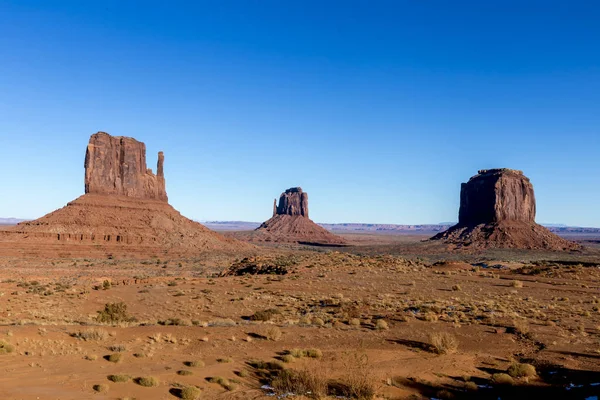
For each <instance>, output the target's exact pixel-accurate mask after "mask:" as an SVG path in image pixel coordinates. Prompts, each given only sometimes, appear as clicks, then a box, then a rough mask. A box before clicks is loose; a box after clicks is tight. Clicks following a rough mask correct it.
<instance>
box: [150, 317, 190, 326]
mask: <svg viewBox="0 0 600 400" xmlns="http://www.w3.org/2000/svg"><path fill="white" fill-rule="evenodd" d="M158 324H159V325H167V326H169V325H173V326H190V325H191V322H190V321H186V320H184V319H181V318H168V319H165V320H162V321H158Z"/></svg>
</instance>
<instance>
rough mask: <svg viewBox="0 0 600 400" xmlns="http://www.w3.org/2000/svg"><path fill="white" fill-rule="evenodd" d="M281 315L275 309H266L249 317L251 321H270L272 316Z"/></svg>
mask: <svg viewBox="0 0 600 400" xmlns="http://www.w3.org/2000/svg"><path fill="white" fill-rule="evenodd" d="M279 314H281V311H279V310H278V309H276V308H268V309H266V310H262V311H257V312H255V313H254V314H252V315H251V316H250V320H251V321H270V320H271V319H272V318H273V317H274V316H276V315H279Z"/></svg>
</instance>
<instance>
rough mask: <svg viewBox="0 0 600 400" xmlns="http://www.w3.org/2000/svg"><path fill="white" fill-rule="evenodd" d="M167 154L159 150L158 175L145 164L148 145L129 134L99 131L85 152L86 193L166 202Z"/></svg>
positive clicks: (91, 139) (92, 137)
mask: <svg viewBox="0 0 600 400" xmlns="http://www.w3.org/2000/svg"><path fill="white" fill-rule="evenodd" d="M163 164H164V155H163V153H162V152H159V153H158V165H157V169H156V171H157V174H156V175H154V174H153V173H152V170H151V169H148V168H147V167H146V145H145V144H144V143H142V142H138V141H137V140H135V139H133V138H129V137H123V136H111V135H109V134H108V133H105V132H98V133H95V134H93V135H92V136H91V137H90V142H89V144H88V146H87V151H86V153H85V193H91V194H105V195H121V196H127V197H134V198H139V199H151V200H161V201H165V202H166V201H167V200H168V199H167V192H166V189H165V178H164V173H163Z"/></svg>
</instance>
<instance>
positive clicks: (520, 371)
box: [506, 363, 537, 378]
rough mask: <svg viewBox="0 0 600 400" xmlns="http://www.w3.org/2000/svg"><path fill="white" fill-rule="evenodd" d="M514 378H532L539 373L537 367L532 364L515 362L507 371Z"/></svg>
mask: <svg viewBox="0 0 600 400" xmlns="http://www.w3.org/2000/svg"><path fill="white" fill-rule="evenodd" d="M506 372H507V373H508V375H510V376H511V377H512V378H531V377H534V376H536V375H537V372H536V370H535V367H534V366H533V365H531V364H521V363H514V364H512V365H511V366H510V367H509V368H508V371H506Z"/></svg>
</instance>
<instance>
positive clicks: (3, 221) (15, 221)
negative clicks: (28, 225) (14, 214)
mask: <svg viewBox="0 0 600 400" xmlns="http://www.w3.org/2000/svg"><path fill="white" fill-rule="evenodd" d="M23 221H27V220H26V219H19V218H0V225H16V224H18V223H19V222H23Z"/></svg>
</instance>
